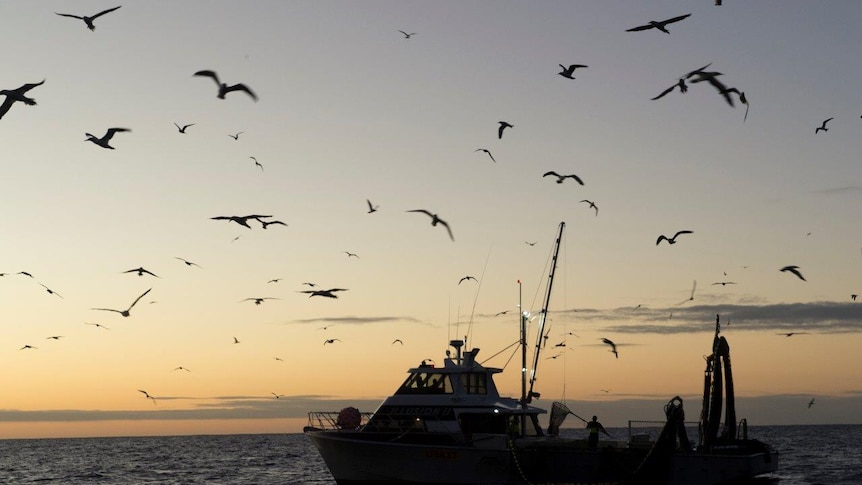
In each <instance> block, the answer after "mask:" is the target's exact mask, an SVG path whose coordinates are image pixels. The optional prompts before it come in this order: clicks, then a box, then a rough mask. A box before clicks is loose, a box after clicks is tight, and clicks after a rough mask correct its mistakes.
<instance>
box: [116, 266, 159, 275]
mask: <svg viewBox="0 0 862 485" xmlns="http://www.w3.org/2000/svg"><path fill="white" fill-rule="evenodd" d="M123 273H138V276H144V273H146V274H148V275H150V276H155V277H156V278H158V276H156V274H155V273H152V272H150V271H147V270H145V269H144V268H143V267H138V268H135V269H130V270H128V271H123Z"/></svg>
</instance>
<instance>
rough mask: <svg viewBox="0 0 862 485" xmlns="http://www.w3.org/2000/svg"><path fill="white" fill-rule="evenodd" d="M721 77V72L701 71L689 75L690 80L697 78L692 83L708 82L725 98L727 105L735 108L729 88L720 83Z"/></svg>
mask: <svg viewBox="0 0 862 485" xmlns="http://www.w3.org/2000/svg"><path fill="white" fill-rule="evenodd" d="M721 75H722V74H721V73H720V72H715V71H710V72H706V71H702V70H699V71H694V72H692V73H691V74H689V76H688V78H691V77H693V76H696V77H695V78H694V79H692V81H691V82H692V83H700V82H704V81H706V82H708V83H709V84H710V85H712V87H714V88H715V89H716V90H717V91H718V93H719V94H721V95H722V96H724V100H725V101H727V104H729V105H730V106H731V107H733V106H734V105H733V98H732V97H730V91H729V89H728V87H727V86H725V85H724V84H723V83H722V82H721V81H719V80H718V79H717V78H718V76H721Z"/></svg>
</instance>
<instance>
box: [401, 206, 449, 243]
mask: <svg viewBox="0 0 862 485" xmlns="http://www.w3.org/2000/svg"><path fill="white" fill-rule="evenodd" d="M407 212H421V213H423V214H425V215H427V216H428V217H430V218H431V225H432V226H436V225H437V224H440V225H442V226H443V227H445V228H446V231H447V232H448V233H449V238H450V239H452V240H453V241H454V240H455V236H453V235H452V229H450V228H449V224H448V223H447V222H446V221H444V220H443V219H440V218H439V217H438V216H437V214H432V213H431V212H429V211H427V210H425V209H413V210H409V211H407Z"/></svg>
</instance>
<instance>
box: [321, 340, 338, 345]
mask: <svg viewBox="0 0 862 485" xmlns="http://www.w3.org/2000/svg"><path fill="white" fill-rule="evenodd" d="M335 342H341V340H339V339H337V338H328V339H326V340H324V341H323V345H326V344H334V343H335Z"/></svg>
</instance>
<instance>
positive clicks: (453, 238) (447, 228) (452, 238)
mask: <svg viewBox="0 0 862 485" xmlns="http://www.w3.org/2000/svg"><path fill="white" fill-rule="evenodd" d="M437 221H438V222H439V223H440V224H443V226H445V227H446V232H448V233H449V239H451V240H453V241H454V240H455V236H453V235H452V229H450V228H449V223H447V222H446V221H444V220H443V219H440V218H437Z"/></svg>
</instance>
